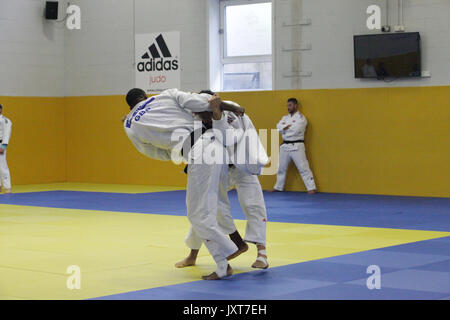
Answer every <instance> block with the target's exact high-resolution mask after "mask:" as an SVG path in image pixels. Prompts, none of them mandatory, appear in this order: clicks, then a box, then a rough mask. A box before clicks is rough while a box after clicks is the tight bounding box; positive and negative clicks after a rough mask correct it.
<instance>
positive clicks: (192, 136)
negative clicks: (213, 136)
mask: <svg viewBox="0 0 450 320" xmlns="http://www.w3.org/2000/svg"><path fill="white" fill-rule="evenodd" d="M206 130H208V129H206V128H205V127H202V133H201V134H200V130H198V129H197V130H194V131H192V132H191V134H190V135H189V137H187V138H186V140H184V142H183V148H182V149H181V155H182V156H184V154H183V151H184V150H185V148H186V151H187V153H189V151H191V149H192V147H193V146H194V144H195V142H197V140H198V139H200V137H201V136H202V134H204V133H205V132H206ZM195 138H197V139H195ZM186 156H187V155H186ZM187 169H188V165H186V166H185V167H184V170H183V171H184V173H186V174H187Z"/></svg>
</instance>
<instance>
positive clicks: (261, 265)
mask: <svg viewBox="0 0 450 320" xmlns="http://www.w3.org/2000/svg"><path fill="white" fill-rule="evenodd" d="M258 257H261V258H264V260H263V259H258V258H256V261H255V262H253V264H252V268H257V269H267V268H268V267H269V264H268V263H267V256H265V255H263V254H258Z"/></svg>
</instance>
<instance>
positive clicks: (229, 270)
mask: <svg viewBox="0 0 450 320" xmlns="http://www.w3.org/2000/svg"><path fill="white" fill-rule="evenodd" d="M232 274H233V269H232V268H231V266H230V265H228V267H227V275H226V277H229V276H231V275H232ZM202 279H203V280H220V279H222V278H220V277H219V276H218V275H217V273H215V272H213V273H211V274H208V275H207V276H202Z"/></svg>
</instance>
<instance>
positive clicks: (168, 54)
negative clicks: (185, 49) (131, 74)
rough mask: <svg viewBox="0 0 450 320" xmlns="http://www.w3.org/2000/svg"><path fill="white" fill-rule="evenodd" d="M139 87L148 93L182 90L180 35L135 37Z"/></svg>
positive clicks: (141, 35)
mask: <svg viewBox="0 0 450 320" xmlns="http://www.w3.org/2000/svg"><path fill="white" fill-rule="evenodd" d="M135 40H136V41H135V57H136V63H135V74H136V87H137V88H142V89H143V90H145V91H146V92H147V93H159V92H161V91H163V90H166V89H171V88H180V32H178V31H172V32H158V33H146V34H136V35H135Z"/></svg>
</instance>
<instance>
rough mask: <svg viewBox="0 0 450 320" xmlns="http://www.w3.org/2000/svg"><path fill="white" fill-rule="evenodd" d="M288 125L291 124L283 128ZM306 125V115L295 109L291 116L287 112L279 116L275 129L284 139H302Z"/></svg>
mask: <svg viewBox="0 0 450 320" xmlns="http://www.w3.org/2000/svg"><path fill="white" fill-rule="evenodd" d="M288 125H291V126H290V127H289V129H287V130H283V128H286V127H287V126H288ZM307 125H308V121H307V120H306V117H305V116H304V115H302V114H301V113H300V112H299V111H297V112H296V113H294V114H293V115H292V116H291V115H290V114H288V115H285V116H284V117H283V118H281V120H280V122H278V124H277V129H278V131H279V132H280V133H281V136H282V137H283V140H284V141H295V140H304V138H305V131H306V126H307Z"/></svg>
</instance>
